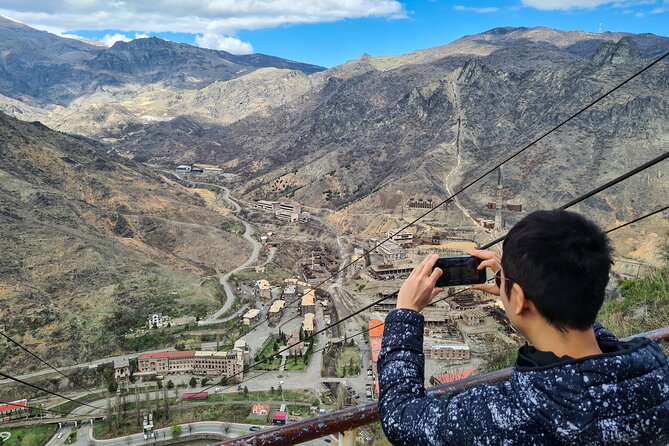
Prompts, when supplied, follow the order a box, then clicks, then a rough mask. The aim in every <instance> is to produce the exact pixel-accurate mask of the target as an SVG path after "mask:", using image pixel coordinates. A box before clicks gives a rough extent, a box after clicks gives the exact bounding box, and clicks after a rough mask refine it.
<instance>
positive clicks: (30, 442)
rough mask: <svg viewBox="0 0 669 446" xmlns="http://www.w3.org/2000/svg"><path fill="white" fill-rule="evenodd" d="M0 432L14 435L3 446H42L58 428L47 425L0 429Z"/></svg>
mask: <svg viewBox="0 0 669 446" xmlns="http://www.w3.org/2000/svg"><path fill="white" fill-rule="evenodd" d="M0 432H9V433H10V434H12V436H11V437H9V439H8V440H7V441H5V442H3V443H2V445H3V446H40V445H41V444H43V443H44V442H46V441H47V440H48V439H49V438H50V437H51V436H52V435H53V434H54V433H55V432H56V426H52V425H49V424H46V425H41V426H30V427H17V428H14V429H5V428H2V427H0Z"/></svg>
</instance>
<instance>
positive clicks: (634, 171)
mask: <svg viewBox="0 0 669 446" xmlns="http://www.w3.org/2000/svg"><path fill="white" fill-rule="evenodd" d="M666 158H669V152H666V153H664V154H662V155H660V156H659V157H656V158H654V159H653V160H651V161H648V162H646V163H644V164H642V165H641V166H639V167H636V168H634V169H632V170H630V171H629V172H626V173H625V174H623V175H620V176H619V177H617V178H615V179H613V180H611V181H608V182H607V183H605V184H603V185H602V186H599V187H596V188H594V189H592V190H591V191H589V192H587V193H585V194H583V195H581V196H579V197H577V198H575V199H574V200H571V201H569V202H568V203H566V204H564V205H562V206H560V207H559V208H558V209H567V208H569V207H571V206H574V205H576V204H578V203H580V202H582V201H583V200H585V199H587V198H588V197H591V196H593V195H595V194H597V193H599V192H602V191H603V190H605V189H607V188H609V187H612V186H614V185H615V184H618V183H619V182H621V181H623V180H625V179H627V178H629V177H631V176H633V175H636V174H637V173H639V172H641V171H643V170H645V169H647V168H649V167H651V166H653V165H655V164H657V163H659V162H661V161H663V160H665V159H666ZM664 209H666V208H663V209H660V210H657V211H655V212H653V213H651V214H648V215H646V216H644V217H640V218H638V219H635V220H634V221H632V222H629V223H627V224H626V225H628V224H632V223H634V222H636V221H640V220H642V219H643V218H647V217H649V216H650V215H654V214H656V213H658V212H661V211H662V210H664ZM620 227H623V226H620ZM616 229H619V228H614V229H612V230H610V231H607V232H613V231H614V230H616ZM503 239H504V237H502V238H500V239H498V240H495V241H493V242H490V243H488V244H486V245H484V246H482V247H481V249H487V248H489V247H490V246H492V245H494V244H496V243H498V242H499V241H501V240H503ZM396 295H397V292H394V293H391V294H389V295H387V296H384V297H382V298H380V299H377V300H376V301H374V302H372V303H371V304H369V305H366V306H365V307H362V308H360V309H359V310H357V311H355V312H353V313H351V314H349V315H348V316H346V317H345V318H343V319H341V320H338V321H337V322H335V323H333V324H330V325H329V326H326V327H324V328H323V329H321V330H318V331H317V332H315V333H313V334H312V335H310V336H309V337H307V338H306V339H304V340H303V341H301V342H305V341H308V340H310V339H312V338H314V337H316V336H318V335H319V334H321V333H323V332H324V331H326V330H328V329H330V328H332V327H334V326H336V325H338V324H340V323H342V322H344V321H346V320H348V319H351V318H353V317H355V316H357V315H358V314H360V313H362V312H363V311H365V310H368V309H369V308H371V307H373V306H375V305H377V304H379V303H381V302H383V301H385V300H387V299H390V298H391V297H394V296H396ZM291 320H292V319H291ZM298 344H299V343H296V344H293V345H289V346H286V347H285V348H284V349H282V350H280V351H278V352H276V353H274V354H273V355H271V356H269V357H268V358H264V359H263V360H262V361H256V362H255V363H254V364H252V365H251V366H250V367H251V368H252V367H255V366H257V365H259V364H262V363H263V362H265V361H267V360H268V359H273V358H275V357H276V356H277V355H280V354H281V353H283V352H285V351H286V350H289V349H291V348H293V347H294V346H295V345H298ZM241 373H243V372H241ZM237 375H239V372H238V373H235V374H233V375H232V376H231V377H234V376H237ZM242 382H244V381H242ZM212 387H213V386H212ZM210 388H211V387H210Z"/></svg>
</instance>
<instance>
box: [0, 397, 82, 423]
mask: <svg viewBox="0 0 669 446" xmlns="http://www.w3.org/2000/svg"><path fill="white" fill-rule="evenodd" d="M0 404H4V405H6V406H13V407H16V408H17V409H21V408H25V409H32V410H35V411H37V410H39V411H41V412H48V413H55V414H58V415H65V416H68V415H72V414H71V413H67V412H60V411H58V410H53V409H47V408H46V407H40V406H30V405H25V406H19V405H18V404H16V401H14V402H11V403H7V402H5V401H0ZM18 421H20V420H18Z"/></svg>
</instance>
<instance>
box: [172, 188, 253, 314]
mask: <svg viewBox="0 0 669 446" xmlns="http://www.w3.org/2000/svg"><path fill="white" fill-rule="evenodd" d="M175 176H176V177H177V178H180V177H179V176H177V175H175ZM184 181H187V180H184ZM189 183H190V184H193V185H195V186H197V185H202V186H207V187H216V188H218V189H219V190H220V191H221V194H220V196H219V198H221V199H223V200H225V201H227V202H228V203H230V204H231V205H232V207H233V208H234V210H233V213H235V214H239V212H240V211H241V210H242V207H241V206H240V205H239V203H237V201H236V200H235V199H234V198H233V197H232V196H230V189H228V188H227V187H225V186H220V185H218V184H211V183H197V182H192V181H189ZM236 217H237V219H238V220H239V221H240V222H241V223H242V224H243V225H244V235H243V237H244V238H245V239H246V240H247V241H248V242H249V243H251V246H252V248H253V251H252V252H251V256H250V257H249V258H248V259H247V260H246V261H245V262H244V263H242V264H241V265H240V266H238V267H237V268H235V269H233V270H232V271H229V272H227V273H226V274H224V275H223V276H222V277H221V278H220V282H221V285H222V286H223V289H224V291H225V295H226V297H227V299H226V301H225V305H223V306H222V307H221V308H220V309H219V310H218V311H216V312H215V313H214V314H212V315H211V316H209V317H208V318H207V319H205V320H202V321H199V322H198V325H210V324H217V323H220V322H225V321H228V320H230V319H233V318H236V317H237V316H238V315H237V313H235V314H233V315H230V316H229V317H227V318H225V319H220V317H221V316H222V315H223V314H224V313H225V312H226V311H228V310H229V309H230V307H232V304H233V303H234V302H235V294H234V293H233V291H232V287H230V284H229V283H228V281H229V280H230V276H232V275H233V274H236V273H238V272H240V271H242V270H244V269H246V268H248V267H249V266H251V265H253V264H254V263H255V262H256V261H258V256H259V254H260V249H261V248H262V245H261V244H260V242H258V241H257V240H256V239H255V238H253V228H252V227H251V225H250V224H249V223H248V222H247V221H246V220H243V219H241V218H240V217H239V215H236ZM240 311H241V310H240Z"/></svg>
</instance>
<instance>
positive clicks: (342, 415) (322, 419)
mask: <svg viewBox="0 0 669 446" xmlns="http://www.w3.org/2000/svg"><path fill="white" fill-rule="evenodd" d="M634 337H646V338H650V339H652V340H654V341H669V327H664V328H659V329H657V330H653V331H649V332H646V333H641V334H638V335H636V336H630V337H629V338H625V339H624V340H627V339H631V338H634ZM512 370H513V369H511V368H506V369H502V370H497V371H495V372H491V373H485V374H483V375H477V376H472V377H469V378H466V379H462V380H459V381H454V382H452V383H448V384H442V385H439V386H434V387H430V388H429V389H427V394H428V395H429V396H433V397H437V398H452V397H454V396H455V395H457V394H458V393H460V392H462V391H463V390H466V389H467V388H469V387H471V386H473V385H476V384H494V383H497V382H500V381H506V380H508V379H509V378H510V377H511V372H512ZM378 419H379V409H378V405H377V403H369V404H363V405H359V406H355V407H350V408H348V409H343V410H339V411H337V412H332V413H329V414H325V415H321V416H318V417H314V418H310V419H308V420H303V421H298V422H295V423H290V424H287V425H285V426H278V427H274V428H269V429H263V430H262V431H261V432H257V433H254V434H250V435H246V436H244V437H239V438H235V439H231V440H229V441H225V442H223V443H219V444H218V445H216V446H243V445H256V446H269V445H272V446H287V445H294V444H299V443H303V442H305V441H309V440H315V439H317V438H321V437H325V436H327V435H332V434H341V435H340V445H343V444H346V445H348V444H351V445H354V444H355V434H354V433H353V434H352V433H351V431H355V429H357V428H359V427H361V426H365V425H368V424H371V423H374V422H375V421H378ZM344 434H346V435H344Z"/></svg>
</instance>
